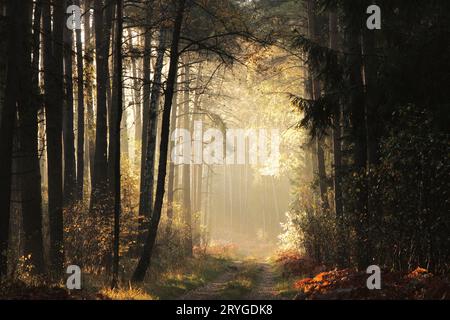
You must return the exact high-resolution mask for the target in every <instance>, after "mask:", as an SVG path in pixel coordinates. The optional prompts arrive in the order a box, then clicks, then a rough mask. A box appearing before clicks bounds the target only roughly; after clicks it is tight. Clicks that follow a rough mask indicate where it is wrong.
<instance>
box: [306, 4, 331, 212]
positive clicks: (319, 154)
mask: <svg viewBox="0 0 450 320" xmlns="http://www.w3.org/2000/svg"><path fill="white" fill-rule="evenodd" d="M315 11H316V3H315V0H309V1H308V31H309V37H310V39H311V41H313V42H315V43H316V44H318V43H319V38H318V36H317V30H316V29H317V27H316V16H315V15H316V12H315ZM311 71H312V72H311V76H312V92H311V93H312V100H319V98H320V96H321V85H320V81H319V79H318V78H317V76H316V71H317V70H311ZM323 142H324V138H323V137H322V136H320V135H319V136H316V137H314V142H313V143H314V144H315V145H314V146H313V150H314V153H316V158H315V160H316V161H317V166H316V168H317V178H318V180H319V190H320V199H321V205H322V207H323V209H324V210H327V209H328V207H329V205H328V199H327V185H326V179H327V175H326V168H325V153H324V150H323Z"/></svg>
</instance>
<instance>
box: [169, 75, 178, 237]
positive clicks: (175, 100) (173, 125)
mask: <svg viewBox="0 0 450 320" xmlns="http://www.w3.org/2000/svg"><path fill="white" fill-rule="evenodd" d="M177 82H178V80H177V79H176V80H175V88H174V95H173V102H172V105H173V108H172V114H171V118H170V124H171V130H170V132H173V131H174V130H175V129H176V127H177V116H178V85H177ZM174 147H175V142H173V141H172V140H171V141H170V146H169V155H170V156H171V157H170V159H169V161H170V162H169V178H168V179H169V182H168V183H167V233H169V232H170V229H171V227H172V220H173V202H174V193H175V181H176V179H175V169H176V168H175V163H174V162H173V159H172V150H173V148H174Z"/></svg>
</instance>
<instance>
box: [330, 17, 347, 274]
mask: <svg viewBox="0 0 450 320" xmlns="http://www.w3.org/2000/svg"><path fill="white" fill-rule="evenodd" d="M329 33H330V34H329V36H330V49H331V50H334V51H337V50H338V20H337V14H336V12H330V13H329ZM335 103H336V106H335V110H334V112H333V128H332V138H333V164H334V177H333V187H334V208H335V213H336V224H337V227H338V230H337V232H338V246H339V247H338V261H337V263H338V265H339V266H340V267H344V266H345V265H346V260H347V259H346V257H347V253H346V252H345V251H346V250H345V241H344V240H345V237H344V208H343V199H342V143H341V142H342V130H341V125H342V123H341V122H342V120H341V119H342V111H341V108H342V107H341V104H340V101H338V100H336V101H335Z"/></svg>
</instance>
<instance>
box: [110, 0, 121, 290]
mask: <svg viewBox="0 0 450 320" xmlns="http://www.w3.org/2000/svg"><path fill="white" fill-rule="evenodd" d="M122 10H123V3H122V0H117V19H116V26H117V27H116V55H115V69H116V72H115V79H116V80H115V82H116V85H117V102H116V105H117V110H116V112H115V115H116V119H115V128H114V129H115V136H116V137H115V140H112V142H113V143H112V144H111V146H112V145H113V144H114V153H115V159H114V168H115V170H114V243H113V253H114V254H113V280H112V287H113V288H115V287H117V285H118V281H119V252H120V250H119V249H120V247H119V244H120V213H121V201H120V124H121V122H122V112H123V106H122V104H123V102H122V98H123V91H122V69H123V68H122V34H123V14H122ZM113 98H114V97H113Z"/></svg>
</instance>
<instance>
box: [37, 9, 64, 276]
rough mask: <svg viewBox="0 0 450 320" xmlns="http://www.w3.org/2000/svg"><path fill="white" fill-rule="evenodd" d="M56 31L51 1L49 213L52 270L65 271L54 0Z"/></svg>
mask: <svg viewBox="0 0 450 320" xmlns="http://www.w3.org/2000/svg"><path fill="white" fill-rule="evenodd" d="M53 6H54V11H53V17H54V19H53V31H52V14H51V10H50V3H49V2H48V1H44V3H43V11H42V14H43V20H42V21H43V29H44V31H43V39H44V70H45V72H44V82H45V114H46V130H47V159H48V213H49V220H50V256H51V266H52V271H53V272H54V273H55V274H57V275H59V274H61V272H62V270H63V262H64V253H63V172H62V109H63V104H64V83H63V75H64V66H63V43H64V42H63V28H64V26H65V21H64V20H65V19H64V8H65V6H64V1H57V2H56V1H55V2H53Z"/></svg>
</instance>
